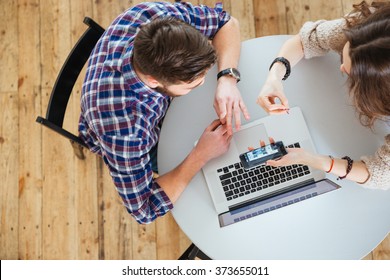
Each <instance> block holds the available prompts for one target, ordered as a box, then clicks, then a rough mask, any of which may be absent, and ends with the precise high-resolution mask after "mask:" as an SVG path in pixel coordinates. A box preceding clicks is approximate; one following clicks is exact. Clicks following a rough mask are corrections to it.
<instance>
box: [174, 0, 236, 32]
mask: <svg viewBox="0 0 390 280" xmlns="http://www.w3.org/2000/svg"><path fill="white" fill-rule="evenodd" d="M176 7H177V8H178V10H179V11H180V13H179V15H180V16H179V17H180V18H181V19H182V20H184V21H185V22H187V23H189V24H191V25H192V26H194V27H195V28H196V29H197V30H199V31H200V32H201V33H202V34H203V35H205V36H207V37H208V38H210V39H212V38H214V36H215V34H216V33H217V32H218V30H219V29H221V28H222V27H223V26H224V25H225V23H227V22H228V21H229V20H230V14H229V13H227V12H226V11H224V10H223V6H222V3H217V4H216V5H215V7H214V8H212V7H208V6H205V5H199V6H194V5H192V4H191V3H188V2H181V3H177V4H176Z"/></svg>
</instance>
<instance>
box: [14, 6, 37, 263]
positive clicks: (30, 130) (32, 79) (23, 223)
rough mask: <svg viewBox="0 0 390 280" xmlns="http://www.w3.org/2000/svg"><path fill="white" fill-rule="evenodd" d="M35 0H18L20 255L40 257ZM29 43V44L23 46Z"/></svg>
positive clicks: (31, 257) (23, 257) (21, 256)
mask: <svg viewBox="0 0 390 280" xmlns="http://www.w3.org/2000/svg"><path fill="white" fill-rule="evenodd" d="M40 20H41V15H40V10H39V1H38V0H19V1H18V32H17V36H18V39H17V43H16V44H18V50H19V51H18V53H19V61H18V68H19V76H18V89H19V92H18V101H19V102H18V105H19V106H18V113H19V126H18V130H19V252H18V255H19V258H20V259H41V258H42V158H41V155H42V147H41V145H42V142H41V138H42V136H41V127H40V126H39V125H38V124H36V123H35V118H36V116H37V115H38V114H40V113H41V100H40V94H41V90H40V89H41V74H40V73H41V72H40V71H41V69H40V63H41V54H40V39H41V38H40V26H39V23H40ZM26 46H28V47H26Z"/></svg>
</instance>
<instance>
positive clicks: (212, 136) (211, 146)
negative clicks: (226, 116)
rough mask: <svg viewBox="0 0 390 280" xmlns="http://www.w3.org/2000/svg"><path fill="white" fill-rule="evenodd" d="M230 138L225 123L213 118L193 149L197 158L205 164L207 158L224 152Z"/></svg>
mask: <svg viewBox="0 0 390 280" xmlns="http://www.w3.org/2000/svg"><path fill="white" fill-rule="evenodd" d="M231 139H232V137H231V135H229V134H228V131H227V127H226V125H223V124H222V123H221V121H220V120H214V121H213V122H212V123H211V124H210V125H209V126H208V127H207V128H206V129H205V130H204V132H203V134H202V135H201V137H200V139H199V141H198V143H197V144H196V147H195V150H196V152H197V155H198V156H199V160H200V161H202V162H203V163H204V164H205V163H206V162H208V161H209V160H211V159H213V158H216V157H219V156H220V155H222V154H224V153H226V151H227V150H228V149H229V145H230V140H231Z"/></svg>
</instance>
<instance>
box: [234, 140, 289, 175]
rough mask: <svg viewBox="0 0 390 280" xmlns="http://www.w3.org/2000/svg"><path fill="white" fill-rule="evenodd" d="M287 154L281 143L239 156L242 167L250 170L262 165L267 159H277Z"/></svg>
mask: <svg viewBox="0 0 390 280" xmlns="http://www.w3.org/2000/svg"><path fill="white" fill-rule="evenodd" d="M285 154H287V151H286V148H285V147H284V145H283V142H282V141H278V142H276V143H271V144H268V145H266V146H264V147H260V148H257V149H254V150H252V151H249V152H246V153H243V154H241V155H240V160H241V163H242V166H243V167H244V168H245V169H250V168H253V167H255V166H258V165H260V164H264V163H265V162H266V161H267V160H269V159H278V158H281V157H282V156H284V155H285Z"/></svg>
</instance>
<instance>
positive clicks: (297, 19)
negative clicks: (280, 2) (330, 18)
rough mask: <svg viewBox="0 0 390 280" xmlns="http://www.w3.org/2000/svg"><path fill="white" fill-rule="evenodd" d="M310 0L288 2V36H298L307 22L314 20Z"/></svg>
mask: <svg viewBox="0 0 390 280" xmlns="http://www.w3.org/2000/svg"><path fill="white" fill-rule="evenodd" d="M312 2H313V1H311V2H310V1H309V0H286V20H287V34H296V33H298V31H299V29H300V28H301V26H302V24H303V23H305V22H306V21H309V20H313V19H312V15H311V14H310V3H312Z"/></svg>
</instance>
